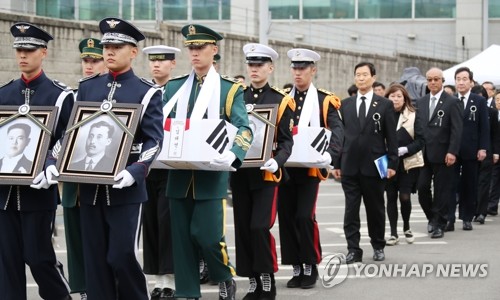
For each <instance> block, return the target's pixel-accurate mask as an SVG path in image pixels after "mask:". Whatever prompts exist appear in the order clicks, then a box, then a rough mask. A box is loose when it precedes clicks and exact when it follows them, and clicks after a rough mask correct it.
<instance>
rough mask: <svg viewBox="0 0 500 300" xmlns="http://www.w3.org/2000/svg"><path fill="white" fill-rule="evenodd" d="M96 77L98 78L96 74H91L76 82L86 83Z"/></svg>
mask: <svg viewBox="0 0 500 300" xmlns="http://www.w3.org/2000/svg"><path fill="white" fill-rule="evenodd" d="M96 77H99V73H96V74H92V75H89V76H87V77H83V78H80V80H78V82H79V83H82V82H84V81H87V80H89V79H92V78H96Z"/></svg>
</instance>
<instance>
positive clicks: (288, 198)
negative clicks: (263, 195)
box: [278, 49, 344, 289]
mask: <svg viewBox="0 0 500 300" xmlns="http://www.w3.org/2000/svg"><path fill="white" fill-rule="evenodd" d="M287 54H288V57H289V58H290V59H291V61H292V62H291V67H292V75H293V80H294V86H293V88H292V90H291V92H290V95H291V96H292V97H293V98H294V99H295V103H296V105H297V109H296V110H295V115H294V124H295V125H296V126H298V127H299V128H300V127H301V125H302V124H301V120H309V118H308V117H309V116H306V106H307V105H308V103H307V102H308V101H311V102H309V103H311V104H312V106H313V109H311V110H310V112H309V113H310V114H311V115H310V123H309V124H310V125H309V124H303V125H304V126H315V127H325V128H328V129H330V130H331V132H332V136H331V139H330V145H329V148H328V149H327V151H325V153H324V154H323V159H322V161H321V162H320V163H321V164H322V166H323V168H324V169H318V168H297V167H286V171H287V173H288V174H289V175H290V180H288V181H286V182H284V183H283V184H282V185H280V188H279V201H278V214H279V220H280V228H279V229H280V241H281V263H282V264H284V265H293V277H292V279H290V280H289V281H288V282H287V287H289V288H303V289H308V288H312V287H314V286H315V285H316V280H317V278H318V270H317V264H319V263H320V262H321V243H320V238H319V228H318V223H317V222H316V201H317V197H318V190H319V183H320V181H321V179H326V177H328V169H329V167H330V166H331V165H333V164H332V162H335V161H336V159H337V158H338V157H339V156H340V151H341V147H342V141H343V132H344V131H343V126H342V123H341V120H340V116H339V114H338V111H337V109H338V108H339V107H340V100H339V98H338V97H337V96H335V94H333V93H332V92H329V91H326V90H323V89H316V87H314V84H313V83H312V80H313V78H314V76H315V74H316V71H317V68H316V62H317V61H318V60H319V59H320V55H319V54H318V53H316V52H314V51H312V50H309V49H291V50H289V51H288V53H287ZM314 102H317V103H314ZM315 106H316V107H317V110H314V107H315ZM311 112H312V113H311ZM303 122H304V121H303ZM299 130H300V129H299ZM325 169H326V170H325Z"/></svg>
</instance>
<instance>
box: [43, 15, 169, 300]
mask: <svg viewBox="0 0 500 300" xmlns="http://www.w3.org/2000/svg"><path fill="white" fill-rule="evenodd" d="M99 29H100V30H101V32H102V33H103V37H102V39H101V44H102V45H104V52H103V54H104V61H105V63H106V67H107V68H108V69H109V73H108V74H106V75H103V76H98V74H95V75H93V76H91V77H87V78H86V79H84V80H82V81H81V82H80V88H79V90H78V96H77V100H78V101H92V102H110V103H135V104H139V103H142V104H143V111H144V115H143V116H142V117H141V120H140V123H139V126H138V129H137V131H136V132H135V135H134V144H133V145H132V151H131V153H130V156H129V157H128V161H127V166H126V168H125V169H124V170H122V171H121V172H119V173H118V175H116V176H115V178H114V179H115V181H116V182H117V183H116V184H114V185H112V186H111V185H104V184H103V185H97V184H84V183H79V186H80V196H81V199H80V200H81V207H80V213H81V226H82V238H83V240H84V241H85V243H84V244H83V254H84V257H85V280H86V284H87V286H86V287H87V295H88V299H89V300H101V299H117V298H118V299H134V300H146V299H149V294H148V289H147V281H146V276H145V275H144V273H143V272H142V268H141V266H140V265H139V262H138V261H137V257H136V251H137V243H138V238H139V237H138V235H139V226H140V220H141V209H142V204H143V203H144V202H146V201H147V192H146V184H145V181H146V179H145V178H146V176H147V175H148V172H149V168H150V166H151V163H152V161H153V160H154V159H155V157H156V156H157V154H158V152H159V147H160V146H159V145H160V143H161V141H162V139H163V129H162V124H161V123H162V119H163V115H162V111H161V106H162V103H161V91H160V90H159V88H158V87H157V86H153V85H152V84H151V83H150V82H149V81H147V80H143V79H140V78H138V77H137V76H136V75H135V74H134V72H133V70H132V67H131V64H132V60H133V59H134V58H135V57H136V56H137V53H138V49H137V43H138V42H139V41H141V40H143V39H145V37H144V35H143V34H142V33H141V32H140V31H139V30H138V29H137V28H136V27H135V26H133V25H132V24H130V23H128V22H127V21H124V20H120V19H118V18H105V19H103V20H101V21H100V22H99ZM57 175H58V173H57V171H55V172H53V176H57ZM49 177H52V176H49ZM49 177H48V179H47V180H48V181H49V182H51V178H49Z"/></svg>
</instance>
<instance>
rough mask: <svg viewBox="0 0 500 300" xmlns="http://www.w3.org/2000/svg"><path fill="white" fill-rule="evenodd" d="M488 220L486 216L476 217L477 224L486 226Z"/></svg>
mask: <svg viewBox="0 0 500 300" xmlns="http://www.w3.org/2000/svg"><path fill="white" fill-rule="evenodd" d="M485 220H486V217H485V216H484V215H479V216H477V217H476V222H478V223H479V224H484V221H485Z"/></svg>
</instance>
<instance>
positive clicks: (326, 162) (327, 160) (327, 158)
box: [317, 151, 332, 168]
mask: <svg viewBox="0 0 500 300" xmlns="http://www.w3.org/2000/svg"><path fill="white" fill-rule="evenodd" d="M317 163H318V164H319V165H320V166H321V167H322V168H330V167H331V165H330V164H331V163H332V156H331V155H330V153H328V152H327V151H325V152H324V153H323V155H322V156H321V159H318V161H317Z"/></svg>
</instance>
